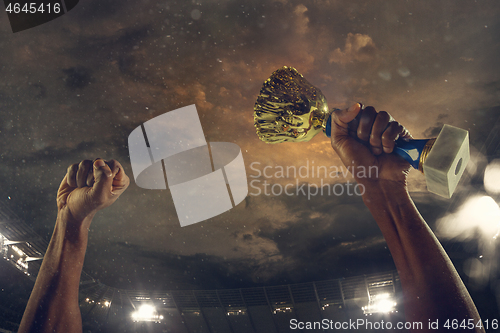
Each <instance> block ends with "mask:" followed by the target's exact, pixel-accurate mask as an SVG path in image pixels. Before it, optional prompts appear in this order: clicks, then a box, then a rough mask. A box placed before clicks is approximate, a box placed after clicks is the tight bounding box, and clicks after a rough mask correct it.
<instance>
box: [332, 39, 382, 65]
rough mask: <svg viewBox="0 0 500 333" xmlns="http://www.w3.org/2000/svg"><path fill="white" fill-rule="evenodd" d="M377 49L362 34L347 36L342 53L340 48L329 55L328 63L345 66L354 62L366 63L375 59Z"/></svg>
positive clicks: (371, 41)
mask: <svg viewBox="0 0 500 333" xmlns="http://www.w3.org/2000/svg"><path fill="white" fill-rule="evenodd" d="M376 53H377V48H376V46H375V43H374V42H373V40H372V38H371V37H370V36H368V35H363V34H359V33H358V34H352V33H349V34H348V35H347V38H346V41H345V46H344V51H342V50H341V49H340V48H337V49H335V51H333V52H332V53H330V58H329V62H330V63H332V62H334V63H338V64H341V65H345V64H348V63H351V62H354V61H360V62H368V61H371V60H373V59H374V58H375V56H376Z"/></svg>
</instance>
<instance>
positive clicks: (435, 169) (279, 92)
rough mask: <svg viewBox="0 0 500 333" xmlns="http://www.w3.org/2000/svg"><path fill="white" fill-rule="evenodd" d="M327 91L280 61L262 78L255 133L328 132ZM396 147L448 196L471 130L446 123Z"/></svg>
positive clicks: (277, 138)
mask: <svg viewBox="0 0 500 333" xmlns="http://www.w3.org/2000/svg"><path fill="white" fill-rule="evenodd" d="M335 110H336V109H333V110H328V105H327V103H326V99H325V96H324V95H323V93H322V92H321V91H320V90H319V89H318V88H316V87H314V86H313V85H311V84H310V83H309V82H308V81H307V80H306V79H305V78H304V77H303V76H302V75H301V74H300V73H299V72H297V70H296V69H295V68H292V67H287V66H285V67H282V68H280V69H278V70H276V71H275V72H274V73H273V74H272V75H271V77H270V78H269V79H267V80H266V81H265V82H264V85H263V86H262V89H261V90H260V94H259V97H258V98H257V102H256V103H255V107H254V122H255V128H256V129H257V135H258V136H259V138H260V139H261V140H262V141H264V142H267V143H281V142H287V141H289V142H301V141H309V140H311V139H312V138H313V137H314V136H315V135H316V134H318V133H319V132H324V133H325V134H326V136H328V137H330V132H331V128H330V126H331V125H330V123H331V117H330V115H331V114H332V113H333V112H334V111H335ZM394 153H396V154H398V155H399V156H401V157H402V158H404V159H405V160H407V161H408V162H409V163H410V164H411V166H412V167H414V168H415V169H418V170H420V171H421V172H423V173H424V175H425V179H426V182H427V189H428V190H429V191H430V192H432V193H435V194H438V195H440V196H443V197H446V198H450V197H451V195H452V194H453V191H454V190H455V188H456V186H457V184H458V181H459V180H460V177H461V176H462V174H463V172H464V170H465V167H466V165H467V162H468V161H469V132H468V131H466V130H463V129H460V128H456V127H453V126H450V125H444V126H443V128H442V129H441V132H440V133H439V135H438V137H437V138H434V139H424V140H405V139H402V138H400V139H398V140H397V141H396V146H395V148H394Z"/></svg>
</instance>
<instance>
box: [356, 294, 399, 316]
mask: <svg viewBox="0 0 500 333" xmlns="http://www.w3.org/2000/svg"><path fill="white" fill-rule="evenodd" d="M396 305H397V303H396V302H395V301H394V299H393V298H392V297H391V295H390V294H387V293H386V294H380V295H375V296H373V297H372V299H370V303H369V304H368V305H367V306H364V307H363V308H362V310H363V312H364V314H372V313H389V312H394V311H396Z"/></svg>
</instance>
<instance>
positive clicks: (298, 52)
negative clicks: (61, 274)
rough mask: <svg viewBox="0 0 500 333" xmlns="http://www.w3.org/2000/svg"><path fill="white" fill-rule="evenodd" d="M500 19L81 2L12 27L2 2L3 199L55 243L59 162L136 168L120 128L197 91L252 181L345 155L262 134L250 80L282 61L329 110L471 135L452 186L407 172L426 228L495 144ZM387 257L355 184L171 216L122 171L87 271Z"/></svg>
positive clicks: (147, 271)
mask: <svg viewBox="0 0 500 333" xmlns="http://www.w3.org/2000/svg"><path fill="white" fill-rule="evenodd" d="M498 17H500V2H498V1H497V0H481V1H472V0H465V1H451V0H449V1H442V0H433V1H416V0H412V1H400V0H390V1H387V0H383V1H382V0H380V1H379V0H376V1H375V0H374V1H358V0H351V1H336V0H331V1H326V0H325V1H289V0H281V1H239V0H236V1H229V0H220V1H219V0H218V1H215V0H214V1H211V0H210V1H208V0H207V1H205V0H203V1H202V0H200V1H180V0H179V1H166V0H163V1H154V0H149V1H148V0H146V1H131V0H120V1H115V0H109V1H97V0H96V1H93V0H81V1H80V3H79V4H78V6H77V7H75V8H74V9H73V10H72V11H70V12H69V13H68V14H66V15H64V16H62V17H60V18H58V19H56V20H54V21H51V22H49V23H47V24H44V25H41V26H38V27H36V28H33V29H29V30H26V31H23V32H19V33H15V34H13V33H12V31H11V30H10V26H9V23H8V20H7V16H6V14H5V13H2V14H0V78H1V79H0V142H1V151H0V153H1V155H0V189H1V192H2V194H1V195H2V197H1V200H2V201H4V202H6V204H8V205H9V206H10V207H11V208H12V209H13V210H14V211H15V212H16V213H17V214H18V215H19V216H20V217H22V218H23V219H24V220H25V221H26V223H27V224H29V225H30V226H32V227H33V228H34V229H35V230H36V231H37V232H39V233H40V234H41V235H42V236H44V237H46V238H47V239H48V238H49V237H50V234H51V232H52V228H53V225H54V222H55V217H56V207H55V194H56V191H57V187H58V185H59V183H60V180H61V179H62V177H63V176H64V173H65V170H66V168H67V166H68V165H70V164H72V163H75V162H79V161H80V160H82V159H93V158H96V157H102V158H107V159H111V158H115V159H117V160H119V161H120V162H121V163H122V165H123V166H124V168H125V169H126V171H127V173H128V174H129V176H130V177H131V178H132V170H131V165H130V160H129V157H128V147H127V139H128V135H129V134H130V132H131V131H132V130H133V129H134V128H136V127H137V126H139V125H140V124H142V123H143V122H145V121H147V120H149V119H151V118H153V117H155V116H158V115H160V114H163V113H165V112H167V111H171V110H174V109H177V108H179V107H182V106H186V105H190V104H196V106H197V109H198V113H199V115H200V118H201V123H202V126H203V129H204V133H205V136H206V138H207V141H212V142H220V141H225V142H233V143H236V144H237V145H239V146H240V148H241V149H242V152H243V158H244V160H245V164H246V171H247V176H248V179H249V181H251V180H254V179H260V180H263V179H262V178H255V177H257V176H258V172H257V171H255V169H256V168H257V169H260V170H262V169H263V168H264V167H265V166H271V167H273V168H275V167H276V166H295V167H297V168H298V167H301V166H304V165H309V166H312V164H314V165H315V166H328V167H330V166H338V167H340V166H341V164H340V160H339V159H338V158H337V157H336V156H335V154H334V152H333V151H332V149H331V147H330V144H329V142H328V140H327V139H326V138H325V137H324V136H322V135H318V137H316V138H314V139H313V140H312V141H311V142H308V143H301V144H280V145H266V144H265V143H263V142H261V141H259V139H258V138H257V136H256V135H255V128H254V125H253V105H254V103H255V100H256V97H257V95H258V93H259V90H260V87H261V85H262V83H263V81H264V80H265V79H266V78H267V77H269V75H270V74H271V73H272V72H273V71H274V70H276V69H277V68H280V67H282V66H283V65H288V66H293V67H296V68H297V69H298V71H299V72H301V73H302V74H303V75H304V76H305V77H306V78H307V80H308V81H310V82H311V83H313V84H314V85H316V86H317V87H319V88H320V89H321V90H322V91H323V93H324V94H325V96H326V98H327V100H328V102H329V106H330V107H347V106H349V105H351V104H352V103H354V102H357V101H361V102H363V103H364V104H365V105H374V106H375V107H376V108H377V109H378V110H387V111H389V112H391V113H392V115H393V116H394V117H395V118H396V119H397V120H399V121H400V122H401V123H403V124H404V125H405V126H406V127H407V128H408V129H409V130H410V131H411V133H412V134H413V136H414V137H418V138H428V137H431V136H435V135H437V134H438V133H439V129H440V128H441V126H442V125H443V124H444V123H447V124H451V125H454V126H458V127H461V128H464V129H467V130H469V131H470V137H471V151H472V160H471V163H470V164H469V167H468V174H467V175H466V177H465V178H466V179H465V180H464V181H463V182H462V183H461V185H460V186H459V188H458V190H457V194H456V196H455V197H456V199H452V200H444V199H441V198H438V197H436V196H434V195H431V194H429V193H427V192H426V190H425V179H424V177H423V176H422V175H421V174H419V173H418V172H416V171H415V172H413V173H412V175H411V177H410V189H411V191H412V192H413V195H414V198H415V200H416V202H417V206H418V207H419V208H420V209H421V211H422V214H423V216H424V217H425V218H426V219H427V220H428V222H429V224H430V225H431V226H433V227H434V226H435V224H436V221H437V220H438V219H440V218H442V217H444V216H445V215H446V214H452V213H454V212H455V211H456V210H457V209H458V207H459V205H460V204H461V203H463V202H465V201H466V200H467V198H468V196H470V195H476V194H482V193H485V191H484V188H483V185H482V172H483V170H484V167H485V166H486V164H487V163H488V162H489V161H490V160H491V159H492V158H493V157H492V155H494V153H495V151H491V147H490V146H488V145H487V144H486V143H487V138H488V136H489V135H491V133H492V129H493V128H494V126H495V122H496V121H497V119H498V117H499V115H500V113H499V111H500V108H499V105H500V101H499V100H500V93H499V88H500V81H499V80H500V70H499V66H500V64H499V62H498V59H499V55H500V43H499V38H498V36H500V22H499V20H498ZM488 149H490V150H488ZM497 153H498V152H497ZM252 163H256V164H254V166H257V167H254V168H251V167H250V165H251V164H252ZM307 163H309V164H307ZM349 179H350V178H349V177H348V179H345V178H343V177H339V178H335V179H333V178H327V179H324V181H325V182H328V183H335V182H339V183H342V184H344V183H345V182H346V181H348V180H349ZM268 181H269V182H270V183H271V184H274V183H276V184H282V185H284V184H286V183H287V182H292V183H294V184H295V179H290V178H289V179H282V178H276V177H273V178H272V179H269V180H268ZM320 181H321V179H318V178H317V177H316V178H313V177H306V178H301V179H300V182H301V183H303V182H305V183H319V182H320ZM351 181H352V179H351ZM250 191H251V192H253V193H255V191H252V190H250ZM9 197H10V199H9ZM495 200H497V203H498V197H496V199H495ZM476 255H477V253H472V254H470V256H476ZM491 259H496V256H494V255H492V257H491ZM393 267H394V266H393V264H392V259H391V257H390V254H389V252H388V250H387V249H386V248H385V242H384V240H383V238H382V236H381V233H380V232H379V231H378V229H377V226H376V224H375V222H374V221H373V219H372V218H371V215H370V214H369V212H368V211H367V210H366V209H365V208H364V205H363V203H362V200H361V198H360V197H358V196H348V195H341V196H335V195H331V196H326V195H324V196H315V197H312V198H311V199H310V200H309V199H308V198H307V197H305V196H304V195H300V194H299V195H293V196H286V195H281V196H266V195H264V194H261V195H250V196H248V197H247V199H246V200H244V201H243V202H242V203H240V204H239V205H238V206H237V207H236V208H234V209H232V210H230V211H228V212H226V213H224V214H222V215H219V216H217V217H214V218H212V219H209V220H206V221H204V222H201V223H198V224H195V225H191V226H188V227H184V228H181V227H180V226H179V222H178V220H177V215H176V213H175V209H174V205H173V201H172V197H171V195H170V192H169V191H168V190H163V191H151V190H144V189H141V188H139V187H137V186H136V185H135V183H134V182H132V184H131V186H130V188H129V189H128V190H127V192H126V193H125V194H123V195H122V197H121V198H120V200H119V201H117V202H116V203H115V204H114V205H113V206H112V207H110V208H108V209H106V210H105V211H102V212H100V213H99V214H98V215H97V216H96V218H95V219H94V222H93V224H92V227H91V233H90V241H89V249H88V252H87V257H86V263H85V267H84V270H86V271H87V272H88V273H90V274H91V275H92V276H94V277H96V278H98V279H100V280H101V281H102V282H104V283H106V284H108V285H110V286H113V287H119V288H127V289H132V288H148V289H153V288H162V289H174V288H180V289H186V288H232V287H244V286H251V285H255V284H276V283H294V282H304V281H311V280H321V279H329V278H337V277H342V276H350V275H357V274H364V273H370V272H376V271H383V270H389V269H393ZM459 269H460V270H462V268H461V267H459Z"/></svg>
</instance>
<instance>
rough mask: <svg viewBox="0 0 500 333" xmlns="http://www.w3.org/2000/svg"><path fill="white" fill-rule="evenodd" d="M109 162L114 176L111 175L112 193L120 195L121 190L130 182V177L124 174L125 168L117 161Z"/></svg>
mask: <svg viewBox="0 0 500 333" xmlns="http://www.w3.org/2000/svg"><path fill="white" fill-rule="evenodd" d="M110 162H111V164H112V165H113V168H114V169H113V170H114V177H113V189H112V193H113V194H117V195H120V194H121V193H122V192H123V191H125V189H126V188H127V187H128V185H129V184H130V179H129V177H128V176H127V175H126V174H125V170H124V169H123V167H122V165H121V164H120V163H119V162H118V161H116V160H112V161H110Z"/></svg>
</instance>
